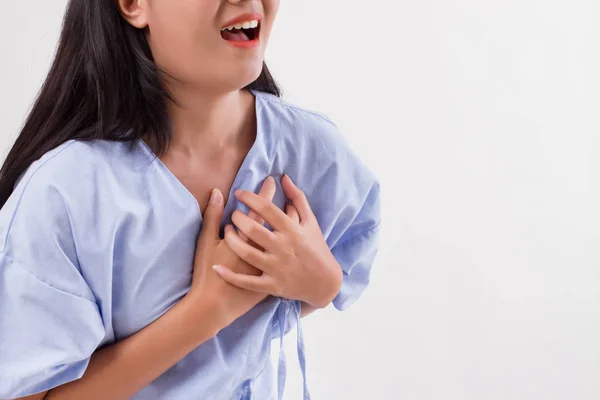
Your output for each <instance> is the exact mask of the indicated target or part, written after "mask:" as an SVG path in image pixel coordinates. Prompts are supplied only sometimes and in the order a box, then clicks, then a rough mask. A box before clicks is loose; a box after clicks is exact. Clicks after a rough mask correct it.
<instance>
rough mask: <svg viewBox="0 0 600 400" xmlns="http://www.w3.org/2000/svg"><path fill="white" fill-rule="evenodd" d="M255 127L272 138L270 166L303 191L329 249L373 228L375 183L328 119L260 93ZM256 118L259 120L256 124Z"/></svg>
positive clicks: (377, 213)
mask: <svg viewBox="0 0 600 400" xmlns="http://www.w3.org/2000/svg"><path fill="white" fill-rule="evenodd" d="M257 98H258V99H259V100H260V103H261V107H260V108H259V110H258V111H259V112H260V113H261V115H259V124H260V127H261V129H265V130H267V131H268V132H269V137H273V138H274V141H275V142H276V145H275V146H274V148H275V150H274V155H273V165H274V168H275V169H276V171H277V172H282V173H283V172H285V173H286V174H288V175H289V176H290V177H291V178H292V180H293V181H294V182H295V183H296V184H297V185H298V187H299V188H300V189H302V190H303V191H304V192H305V194H306V196H307V198H308V199H309V202H310V203H311V207H312V208H313V211H314V212H315V215H316V216H317V219H318V220H319V223H320V225H321V227H322V228H323V229H324V231H326V232H328V233H329V234H328V241H329V242H330V243H331V244H333V243H336V242H337V241H338V240H340V239H342V235H343V236H344V237H345V238H347V237H351V236H353V235H355V234H358V233H360V232H363V231H367V230H369V229H372V228H373V227H375V226H377V225H378V223H379V219H380V203H379V196H380V192H379V187H380V185H379V180H378V179H377V177H376V176H375V174H374V173H373V171H372V170H371V169H370V168H369V167H368V166H367V165H366V163H365V162H364V161H363V160H362V159H361V158H360V156H359V154H358V152H357V151H355V150H354V149H353V148H352V147H351V146H350V144H349V141H348V140H347V139H346V137H345V136H344V135H343V133H342V132H340V130H339V129H338V127H337V125H336V124H335V123H334V122H332V120H330V119H329V118H328V117H327V115H325V114H322V113H319V112H315V111H311V110H307V109H304V108H302V107H298V106H296V105H294V104H291V103H289V102H287V101H284V100H282V99H280V98H278V97H276V96H273V95H269V94H264V93H260V94H259V95H258V96H257ZM260 118H263V120H262V121H261V120H260Z"/></svg>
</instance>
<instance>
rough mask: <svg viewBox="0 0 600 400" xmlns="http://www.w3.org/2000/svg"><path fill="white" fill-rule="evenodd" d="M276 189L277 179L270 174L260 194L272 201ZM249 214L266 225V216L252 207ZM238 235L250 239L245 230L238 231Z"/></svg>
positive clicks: (243, 238) (246, 239)
mask: <svg viewBox="0 0 600 400" xmlns="http://www.w3.org/2000/svg"><path fill="white" fill-rule="evenodd" d="M276 189H277V185H276V184H275V179H274V178H273V177H272V176H269V177H268V178H267V179H265V181H264V182H263V184H262V187H261V188H260V191H259V192H258V195H259V196H260V197H263V198H265V199H267V200H269V201H271V202H272V201H273V197H275V191H276ZM248 216H249V217H250V218H252V219H254V220H255V221H256V222H258V223H259V224H260V225H264V223H265V220H264V218H263V217H261V216H260V214H257V213H256V212H255V211H254V210H252V209H251V210H250V211H249V212H248ZM238 235H239V236H240V237H241V238H242V240H245V241H246V242H247V241H248V237H247V236H246V235H245V234H244V233H243V232H238Z"/></svg>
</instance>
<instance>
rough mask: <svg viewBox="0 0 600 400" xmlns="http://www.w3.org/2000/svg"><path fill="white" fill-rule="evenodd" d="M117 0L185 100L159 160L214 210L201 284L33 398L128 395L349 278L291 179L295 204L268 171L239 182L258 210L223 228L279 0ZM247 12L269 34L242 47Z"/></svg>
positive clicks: (250, 134) (207, 222)
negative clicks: (229, 31) (204, 348)
mask: <svg viewBox="0 0 600 400" xmlns="http://www.w3.org/2000/svg"><path fill="white" fill-rule="evenodd" d="M117 4H118V7H119V9H120V11H121V14H122V16H123V18H125V19H126V20H127V21H128V22H129V23H130V24H131V25H133V26H135V27H137V28H139V29H144V30H145V31H146V32H147V37H148V41H149V44H150V48H151V50H152V53H153V57H154V59H155V62H156V64H157V65H158V67H159V68H160V69H162V70H163V71H165V72H166V74H167V75H166V77H165V80H164V85H165V86H167V88H168V89H169V91H170V92H171V93H172V94H173V96H174V97H175V98H176V99H177V101H178V103H179V105H175V104H168V112H169V116H170V118H171V122H172V135H173V142H172V145H171V146H170V147H169V149H168V151H167V152H166V153H165V154H164V155H163V156H162V157H161V160H162V161H163V163H164V164H165V165H166V166H167V167H168V168H169V169H170V170H171V171H172V172H173V174H174V175H175V176H176V177H177V178H178V179H179V180H180V181H181V182H182V184H183V185H184V186H185V187H186V188H187V189H188V190H189V191H190V192H191V193H192V194H193V195H194V196H195V198H196V200H197V201H198V204H199V206H200V208H201V210H202V211H203V215H204V221H203V225H202V231H201V233H200V236H199V239H198V244H197V248H196V256H195V260H194V270H193V281H192V287H191V289H190V291H189V292H188V294H187V295H186V296H185V297H184V298H183V299H182V300H181V301H180V302H179V303H178V304H176V305H175V306H174V307H172V308H171V309H170V310H169V311H168V312H167V313H165V314H164V315H163V316H161V317H160V318H159V319H157V320H156V321H154V322H153V323H151V324H150V325H148V326H147V327H145V328H144V329H142V330H141V331H139V332H137V333H136V334H134V335H132V336H130V337H128V338H126V339H124V340H122V341H120V342H118V343H115V344H113V345H110V346H107V347H105V348H103V349H101V350H99V351H97V352H95V353H94V354H93V355H92V357H91V360H90V363H89V366H88V368H87V370H86V372H85V374H84V376H83V377H82V378H81V379H79V380H76V381H74V382H70V383H67V384H65V385H62V386H60V387H57V388H55V389H53V390H51V391H49V392H46V393H40V394H37V395H33V396H28V397H24V398H23V399H31V400H40V399H57V400H67V399H82V398H85V399H89V400H94V399H103V400H104V399H114V400H118V399H123V400H125V399H128V398H130V397H131V396H133V395H134V394H135V393H136V392H138V391H139V390H141V389H142V388H144V387H145V386H147V385H148V384H150V383H151V382H152V381H153V380H154V379H156V378H157V377H159V376H160V375H162V374H163V373H164V372H165V371H167V370H168V369H169V368H170V367H172V366H173V365H174V364H176V363H177V362H178V361H180V360H181V359H183V358H184V357H185V356H186V355H187V354H189V353H190V352H191V351H192V350H193V349H195V348H196V347H198V346H199V345H201V344H202V343H204V342H206V341H208V340H210V339H211V338H213V337H214V336H215V335H216V334H217V333H218V332H219V331H220V330H222V329H223V328H225V327H227V326H228V325H229V324H230V323H231V322H233V321H234V320H235V319H237V318H238V317H240V316H241V315H243V314H245V313H246V312H248V311H249V310H250V309H251V308H252V307H254V306H255V305H256V304H258V303H259V302H260V301H262V300H263V299H264V298H265V297H266V296H268V295H274V296H280V297H284V298H288V299H293V300H300V301H302V304H303V306H302V316H305V315H308V314H309V313H311V312H313V311H314V310H317V309H320V308H323V307H325V306H327V305H328V304H329V303H330V302H331V300H332V299H333V298H334V297H335V295H336V294H337V293H338V292H339V290H340V288H341V282H342V273H341V268H340V266H339V264H338V263H337V262H336V261H335V259H334V257H333V256H332V255H331V252H330V251H329V249H328V247H327V245H326V243H325V240H324V238H323V236H322V234H321V232H320V230H319V229H318V224H317V222H316V218H315V217H314V214H313V213H312V210H311V209H310V205H309V204H308V202H307V200H306V197H305V196H304V194H303V193H302V191H301V190H300V189H298V188H297V187H296V186H295V185H294V184H293V182H292V181H291V179H289V178H286V177H284V178H283V180H282V186H283V188H284V191H285V194H286V196H287V198H288V200H289V201H290V203H289V204H288V206H287V207H286V210H285V212H284V211H282V210H280V209H278V208H277V207H276V206H274V205H273V204H272V199H273V195H274V193H275V187H276V186H275V182H274V180H273V179H272V178H267V179H266V180H265V183H264V184H263V187H262V188H261V191H260V192H259V194H254V193H250V192H246V191H241V192H237V193H236V197H237V199H238V200H239V201H241V202H243V203H245V204H247V205H248V206H249V208H250V209H251V211H250V213H249V214H248V215H245V214H243V213H240V212H236V213H235V215H234V216H233V222H234V224H235V225H236V226H237V228H238V231H237V232H236V231H235V230H234V229H232V228H231V227H229V228H228V229H227V232H226V237H225V238H224V239H221V238H219V236H218V227H219V222H220V220H221V216H222V212H223V206H224V203H225V202H226V201H227V198H224V196H223V193H229V191H230V188H231V185H232V183H233V180H234V178H235V175H236V173H237V171H238V169H239V167H240V165H241V163H242V161H243V159H244V158H245V156H246V154H247V153H248V151H249V149H250V147H251V146H252V144H253V143H254V139H255V137H256V120H255V115H254V97H253V96H252V95H251V94H250V93H248V92H246V91H244V90H242V89H241V88H243V87H245V86H247V85H248V84H249V83H251V82H253V81H254V80H255V79H256V78H257V77H258V76H259V74H260V72H261V68H262V62H263V59H264V52H265V48H266V45H267V42H268V39H269V36H270V32H271V28H272V26H273V21H274V19H275V16H276V14H277V10H278V7H279V0H118V1H117ZM246 12H257V13H261V14H262V15H263V16H264V19H263V21H262V23H261V32H260V45H259V46H258V47H256V48H252V49H239V48H236V47H233V46H231V45H230V44H228V43H227V42H226V41H225V40H223V39H222V38H221V36H220V30H221V28H222V27H224V26H225V24H226V23H227V22H228V21H230V20H231V19H232V18H234V17H236V16H238V15H240V14H242V13H246ZM211 194H214V195H215V196H214V197H212V199H213V201H209V198H211ZM265 220H266V221H268V222H269V224H270V225H271V226H272V227H274V231H273V232H270V231H268V230H267V229H266V228H265V227H264V225H263V223H264V222H265ZM278 265H279V267H278ZM215 266H217V267H216V269H215ZM315 282H317V283H318V284H315ZM199 321H202V323H198V322H199Z"/></svg>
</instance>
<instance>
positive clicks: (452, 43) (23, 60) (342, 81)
mask: <svg viewBox="0 0 600 400" xmlns="http://www.w3.org/2000/svg"><path fill="white" fill-rule="evenodd" d="M64 5H65V0H53V1H48V0H46V1H12V0H11V1H9V0H0V55H1V57H2V58H1V60H2V63H1V65H0V90H1V94H0V126H1V132H2V134H1V136H0V137H1V139H2V143H1V146H0V147H2V150H4V149H8V147H9V146H10V144H11V142H12V140H13V138H14V135H15V134H16V133H17V131H18V129H19V126H20V124H21V123H22V121H23V119H24V117H25V115H26V112H27V110H28V108H29V106H30V104H31V102H32V100H33V98H34V95H35V93H36V92H37V90H38V88H39V86H40V84H41V82H42V80H43V77H44V75H45V73H46V71H47V68H48V66H49V63H50V60H51V56H52V53H53V50H54V46H55V43H56V40H57V38H58V33H59V25H60V20H61V17H62V13H63V9H64ZM599 19H600V3H599V2H598V1H597V0H576V1H568V2H567V1H566V0H565V1H553V0H547V1H541V0H503V1H476V0H462V1H460V0H419V1H405V0H402V1H391V0H386V1H382V0H369V1H358V0H355V1H348V0H345V1H342V0H295V1H294V0H283V2H282V5H281V11H280V15H279V20H278V22H277V26H276V28H275V30H274V33H273V35H274V36H273V38H272V40H271V47H270V49H269V54H268V60H269V62H270V65H271V68H272V70H273V73H274V74H275V76H276V77H277V79H278V80H279V81H280V83H281V84H282V86H283V87H284V89H285V93H286V98H287V99H288V100H291V101H293V102H296V103H298V104H299V105H301V106H304V107H308V108H311V109H314V110H317V111H320V112H324V113H325V114H327V115H329V116H330V117H331V118H332V119H333V120H334V121H335V122H336V123H337V125H338V126H339V127H340V128H341V129H342V131H343V132H344V133H345V134H346V135H347V137H348V140H349V141H350V142H351V144H352V146H353V147H354V148H355V149H356V151H357V152H358V153H359V154H360V155H361V157H362V158H363V160H364V161H365V162H366V163H367V164H369V165H370V166H371V167H372V169H373V170H374V171H375V172H376V174H377V175H378V176H379V177H380V179H381V182H382V188H383V207H384V208H383V212H384V214H383V241H382V248H381V251H380V254H379V257H378V259H377V262H376V264H375V267H374V272H373V282H372V285H371V286H370V288H369V289H368V291H367V292H366V293H365V295H364V297H363V298H362V299H361V301H360V302H359V303H358V304H357V305H356V306H355V307H353V308H352V309H351V310H349V311H347V312H344V313H340V312H337V311H336V310H334V309H328V310H325V311H322V312H320V313H318V314H315V315H313V316H311V317H309V318H307V319H306V320H305V321H304V327H305V328H304V329H305V335H306V340H307V347H308V363H309V380H310V386H311V389H312V395H313V398H314V400H330V399H333V400H336V399H352V400H354V399H357V400H360V399H367V400H371V399H382V400H384V399H385V400H387V399H390V400H391V399H407V400H412V399H415V400H417V399H418V400H427V399H440V400H442V399H443V400H451V399H456V400H466V399H468V400H471V399H472V400H481V399H486V400H488V399H489V400H493V399H511V400H514V399H523V400H531V399H543V400H551V399H561V400H562V399H569V400H571V399H581V400H587V399H589V400H592V399H594V400H596V399H598V398H600V246H599V242H600V212H599V211H598V205H599V204H600V161H599V160H600V135H599V131H600V118H599V117H598V116H599V111H600V43H599V42H600V40H599V38H600V24H598V20H599ZM287 340H288V343H287V351H288V361H289V364H290V368H291V367H292V365H293V364H294V357H293V356H292V355H293V354H295V346H294V340H293V336H290V337H289V338H288V339H287ZM274 356H276V354H274ZM300 389H301V386H300V376H299V373H298V370H297V369H294V368H291V371H290V377H289V378H288V391H287V397H286V398H287V399H290V400H293V399H300V398H301V397H300V395H299V393H300V391H301V390H300Z"/></svg>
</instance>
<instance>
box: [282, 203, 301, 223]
mask: <svg viewBox="0 0 600 400" xmlns="http://www.w3.org/2000/svg"><path fill="white" fill-rule="evenodd" d="M285 213H286V214H287V216H288V218H289V219H291V220H292V222H294V223H295V224H299V223H300V214H298V209H297V208H296V207H295V206H294V205H293V204H292V203H287V204H286V205H285Z"/></svg>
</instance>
